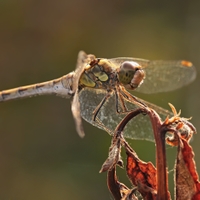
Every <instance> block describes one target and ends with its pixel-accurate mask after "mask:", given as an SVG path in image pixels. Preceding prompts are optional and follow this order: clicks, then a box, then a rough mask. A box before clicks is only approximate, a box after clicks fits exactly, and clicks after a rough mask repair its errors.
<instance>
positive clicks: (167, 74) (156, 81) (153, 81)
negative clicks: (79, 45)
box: [109, 57, 196, 93]
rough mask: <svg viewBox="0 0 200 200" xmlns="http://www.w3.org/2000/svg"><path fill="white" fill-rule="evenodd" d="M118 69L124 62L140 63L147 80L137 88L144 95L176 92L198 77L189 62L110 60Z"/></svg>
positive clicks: (132, 59)
mask: <svg viewBox="0 0 200 200" xmlns="http://www.w3.org/2000/svg"><path fill="white" fill-rule="evenodd" d="M109 61H110V62H112V63H113V64H114V65H116V68H118V67H120V65H121V63H123V62H124V61H134V62H137V63H139V64H140V65H141V66H142V67H143V68H144V71H145V74H146V75H145V79H144V82H143V83H142V85H141V86H140V87H139V88H137V89H136V90H137V91H138V92H142V93H159V92H167V91H172V90H176V89H178V88H181V87H182V86H184V85H187V84H189V83H191V82H192V81H193V80H194V79H195V77H196V69H195V67H194V66H193V64H192V63H191V62H188V61H183V60H182V61H162V60H157V61H149V60H144V59H139V58H123V57H122V58H113V59H109Z"/></svg>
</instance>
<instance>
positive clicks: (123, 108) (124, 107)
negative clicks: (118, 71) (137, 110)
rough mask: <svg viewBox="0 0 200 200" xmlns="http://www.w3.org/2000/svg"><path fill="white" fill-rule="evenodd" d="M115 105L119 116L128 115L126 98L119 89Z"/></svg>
mask: <svg viewBox="0 0 200 200" xmlns="http://www.w3.org/2000/svg"><path fill="white" fill-rule="evenodd" d="M114 91H115V105H116V111H117V113H118V114H119V113H122V112H123V113H126V112H128V109H127V107H126V105H125V103H124V98H123V96H122V95H121V94H120V91H119V89H118V88H115V90H114ZM119 103H120V105H121V108H122V112H121V111H120V109H119Z"/></svg>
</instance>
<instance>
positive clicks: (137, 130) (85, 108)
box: [79, 88, 171, 142]
mask: <svg viewBox="0 0 200 200" xmlns="http://www.w3.org/2000/svg"><path fill="white" fill-rule="evenodd" d="M105 94H106V93H105V91H103V90H94V89H90V88H85V89H83V90H82V91H81V92H80V93H79V100H80V102H81V103H80V109H81V116H82V117H83V119H85V120H86V121H87V122H89V123H90V124H92V125H94V126H97V127H98V128H101V129H103V128H102V127H100V126H99V125H98V124H97V123H95V122H94V121H93V120H92V116H93V115H92V114H93V111H94V110H95V108H96V107H97V105H98V104H99V103H100V101H101V100H102V99H103V97H104V96H105ZM140 100H141V99H140ZM141 101H143V100H141ZM143 102H144V101H143ZM145 103H146V104H147V105H148V106H150V107H153V109H155V110H156V111H157V112H158V114H159V115H160V116H161V117H162V118H163V119H165V117H166V116H169V115H170V114H171V113H170V112H169V111H167V110H165V109H163V108H161V107H158V106H156V105H154V104H150V103H147V102H145ZM126 104H127V105H126V106H127V107H128V109H135V108H137V106H136V105H134V104H131V103H128V102H126ZM97 117H98V118H99V119H100V121H101V122H102V123H103V125H104V126H105V127H106V129H107V130H110V131H109V133H110V134H112V133H113V132H114V130H115V128H116V127H117V125H118V124H119V122H120V121H121V120H122V119H123V118H124V117H125V114H118V113H116V106H115V96H114V94H113V95H112V96H111V98H110V99H109V101H107V102H106V103H105V104H104V106H103V107H102V108H101V110H100V112H99V113H98V116H97ZM124 136H125V137H126V138H131V139H138V140H148V141H152V142H153V141H154V136H153V132H152V127H151V123H150V120H149V117H148V116H147V115H143V114H140V115H138V116H137V117H135V118H134V119H132V120H131V121H130V122H129V123H128V124H127V126H126V128H125V130H124Z"/></svg>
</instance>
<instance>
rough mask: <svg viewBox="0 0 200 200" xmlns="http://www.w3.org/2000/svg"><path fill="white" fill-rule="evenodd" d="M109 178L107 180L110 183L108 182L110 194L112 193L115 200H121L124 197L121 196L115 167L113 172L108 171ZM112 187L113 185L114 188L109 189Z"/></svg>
mask: <svg viewBox="0 0 200 200" xmlns="http://www.w3.org/2000/svg"><path fill="white" fill-rule="evenodd" d="M107 176H108V178H107V180H108V181H109V182H108V188H109V190H110V192H111V193H112V195H113V197H114V198H115V199H119V200H120V199H121V198H122V196H121V194H120V190H119V183H118V181H117V176H116V169H115V167H114V168H113V169H112V170H110V171H108V174H107ZM113 177H114V178H113ZM110 185H112V186H114V187H109V186H110Z"/></svg>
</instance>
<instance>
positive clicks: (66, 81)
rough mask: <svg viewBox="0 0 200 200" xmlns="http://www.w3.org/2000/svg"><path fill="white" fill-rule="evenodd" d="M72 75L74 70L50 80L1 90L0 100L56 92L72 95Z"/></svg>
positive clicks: (62, 94)
mask: <svg viewBox="0 0 200 200" xmlns="http://www.w3.org/2000/svg"><path fill="white" fill-rule="evenodd" d="M73 75H74V72H71V73H69V74H67V75H65V76H63V77H61V78H58V79H54V80H51V81H46V82H42V83H37V84H32V85H27V86H22V87H17V88H13V89H9V90H3V91H1V92H0V102H2V101H8V100H12V99H18V98H26V97H32V96H37V95H48V94H57V95H59V96H62V97H65V98H70V97H71V96H73V91H72V83H73Z"/></svg>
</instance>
